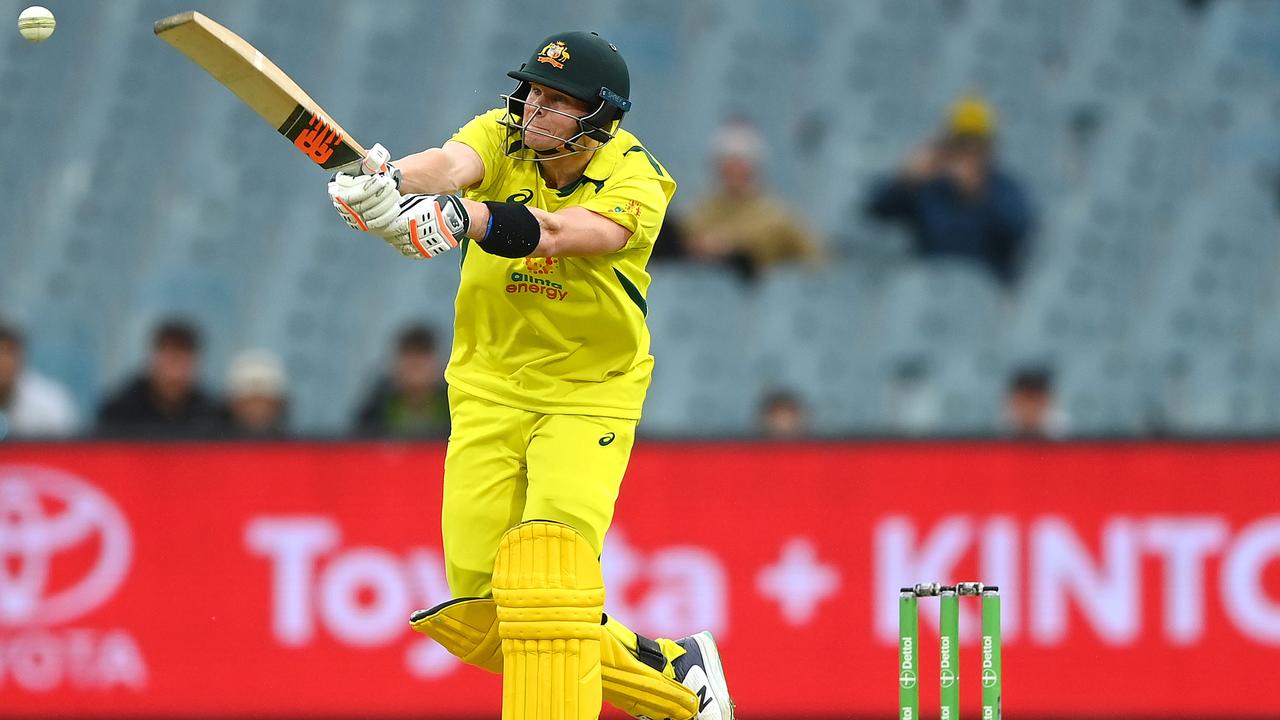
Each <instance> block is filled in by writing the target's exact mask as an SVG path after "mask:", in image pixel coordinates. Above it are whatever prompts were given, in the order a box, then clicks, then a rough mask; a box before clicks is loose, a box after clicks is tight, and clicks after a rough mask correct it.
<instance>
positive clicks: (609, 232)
mask: <svg viewBox="0 0 1280 720" xmlns="http://www.w3.org/2000/svg"><path fill="white" fill-rule="evenodd" d="M462 203H463V205H464V207H465V208H466V211H467V215H468V216H469V217H470V223H469V227H468V229H467V237H469V238H471V239H473V240H475V241H476V243H477V244H478V245H479V246H480V248H481V249H482V250H485V251H489V252H494V254H498V255H503V254H506V253H504V252H503V251H504V250H506V251H509V252H510V253H511V254H507V255H506V256H507V257H522V256H520V255H516V254H515V253H517V252H521V251H524V250H525V249H529V248H531V249H530V250H529V252H526V253H525V255H524V256H530V255H532V256H534V257H553V256H554V257H585V256H589V255H607V254H609V253H612V252H617V251H619V250H621V249H622V248H623V247H625V246H626V244H627V241H628V240H629V239H630V238H631V231H630V230H628V229H626V228H625V227H623V226H622V225H619V224H618V223H616V222H614V221H612V220H610V219H609V218H606V217H604V216H603V215H599V214H597V213H594V212H592V211H590V210H587V209H586V208H581V207H569V208H565V209H563V210H560V211H559V212H547V211H546V210H542V209H539V208H530V207H525V206H524V205H519V204H516V203H479V202H475V201H473V200H463V201H462ZM522 216H523V217H522ZM504 235H510V236H513V237H510V238H509V239H507V238H504V237H503V236H504Z"/></svg>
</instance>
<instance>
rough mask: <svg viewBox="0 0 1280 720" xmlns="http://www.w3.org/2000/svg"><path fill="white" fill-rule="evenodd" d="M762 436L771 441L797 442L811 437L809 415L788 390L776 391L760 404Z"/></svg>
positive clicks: (794, 395)
mask: <svg viewBox="0 0 1280 720" xmlns="http://www.w3.org/2000/svg"><path fill="white" fill-rule="evenodd" d="M759 423H760V435H761V436H762V437H764V438H766V439H769V440H797V439H800V438H805V437H808V435H809V413H808V411H806V410H805V407H804V403H802V402H801V401H800V398H799V397H798V396H797V395H796V394H795V393H792V392H790V391H787V390H775V391H773V392H771V393H769V394H768V395H766V396H765V398H764V400H763V401H762V402H761V403H760V419H759Z"/></svg>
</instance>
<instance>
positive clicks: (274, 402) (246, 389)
mask: <svg viewBox="0 0 1280 720" xmlns="http://www.w3.org/2000/svg"><path fill="white" fill-rule="evenodd" d="M227 396H228V397H227V429H228V434H229V435H230V436H231V437H233V438H243V439H251V438H257V439H267V438H281V437H284V436H285V435H286V434H287V429H286V420H287V417H286V408H287V401H286V398H285V373H284V364H283V363H282V362H280V358H278V357H276V356H275V355H274V354H272V353H270V352H267V351H266V350H245V351H244V352H242V353H240V354H239V355H237V356H236V357H235V359H234V360H232V361H231V370H230V372H229V373H228V375H227Z"/></svg>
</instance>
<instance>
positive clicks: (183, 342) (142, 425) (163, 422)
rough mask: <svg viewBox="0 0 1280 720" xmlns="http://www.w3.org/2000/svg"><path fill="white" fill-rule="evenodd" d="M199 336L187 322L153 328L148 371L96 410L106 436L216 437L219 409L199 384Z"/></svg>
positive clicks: (100, 427) (176, 322)
mask: <svg viewBox="0 0 1280 720" xmlns="http://www.w3.org/2000/svg"><path fill="white" fill-rule="evenodd" d="M199 365H200V338H199V335H198V334H197V333H196V330H195V328H193V327H192V326H191V325H188V324H187V323H185V322H181V321H177V320H169V321H166V322H164V323H161V325H160V326H159V327H158V328H156V331H155V333H154V334H153V335H152V340H151V358H150V360H149V362H148V365H147V369H146V370H145V371H144V372H142V373H140V374H138V375H137V376H135V377H134V378H133V379H132V380H130V381H129V382H128V383H126V384H125V385H124V387H122V388H121V389H120V390H118V391H117V392H116V393H115V394H114V395H113V396H111V397H110V398H109V399H108V400H107V401H106V402H105V403H104V404H103V406H102V408H101V410H99V412H98V430H99V432H101V433H103V434H105V435H114V436H131V437H139V436H144V435H145V436H150V437H199V436H211V435H213V434H215V433H216V431H217V429H218V426H219V424H220V414H219V411H218V406H217V405H216V404H215V403H214V401H213V400H212V399H210V397H209V396H208V395H207V394H206V393H205V392H204V390H202V389H201V388H200V387H199V386H198V385H197V380H196V373H197V372H198V370H199Z"/></svg>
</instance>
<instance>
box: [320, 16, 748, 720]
mask: <svg viewBox="0 0 1280 720" xmlns="http://www.w3.org/2000/svg"><path fill="white" fill-rule="evenodd" d="M507 74H508V75H509V76H510V77H511V78H513V79H514V80H516V81H517V83H518V85H517V86H516V88H515V89H514V90H513V91H511V93H510V94H509V95H502V96H501V97H502V98H503V100H504V103H503V106H502V107H499V108H497V109H494V110H490V111H489V112H486V113H484V114H482V115H480V116H478V117H476V118H474V119H473V120H471V121H470V122H468V123H467V124H466V125H465V126H463V127H462V129H460V130H459V131H458V132H457V134H455V135H454V136H453V137H452V138H450V139H449V141H448V142H446V143H444V144H443V145H442V146H441V147H438V148H431V149H428V150H424V151H422V152H419V153H417V154H414V155H409V156H408V157H405V158H403V159H400V160H398V161H396V162H394V163H391V164H387V165H382V164H381V163H374V164H373V165H372V167H381V168H382V172H379V173H377V174H373V175H360V174H346V173H339V174H337V175H336V176H334V178H333V180H332V181H331V182H330V183H329V194H330V197H331V198H332V200H333V204H334V207H335V208H336V209H337V210H338V213H339V214H340V215H341V216H342V218H343V219H344V220H345V221H346V222H347V224H349V225H350V226H352V227H353V228H356V229H359V230H362V231H365V232H369V233H373V234H376V235H379V236H381V237H382V238H384V239H385V240H386V241H387V242H388V243H390V244H391V245H392V246H394V247H395V248H396V249H397V250H399V251H400V252H401V253H403V254H404V255H406V256H408V257H411V258H416V259H428V258H434V257H436V256H438V255H441V254H444V253H447V252H450V251H455V250H456V251H457V255H456V256H454V257H456V258H457V259H458V262H459V263H460V265H461V273H462V279H461V283H460V286H459V288H458V296H457V301H456V310H455V329H454V343H453V351H452V354H451V356H450V358H449V365H448V369H447V370H446V372H445V378H446V379H447V381H448V383H449V408H450V418H451V421H452V428H453V429H452V434H451V435H450V438H449V448H448V452H447V453H446V457H445V472H444V499H443V518H442V534H443V539H444V556H445V565H446V573H447V576H448V580H449V588H450V590H451V592H452V594H453V596H454V599H453V600H450V601H449V602H446V603H444V604H442V605H439V606H437V607H434V608H431V609H430V610H421V611H418V612H416V613H414V614H413V615H412V617H411V618H410V623H411V624H412V626H413V628H414V629H415V630H417V631H418V632H422V633H425V634H427V635H429V636H431V637H432V638H434V639H435V640H436V641H437V642H439V643H440V644H441V645H443V646H444V647H446V648H448V649H449V651H450V652H452V653H453V654H454V655H457V656H458V657H459V658H461V659H462V660H464V661H466V662H468V663H470V664H472V665H476V666H478V667H481V668H484V669H486V670H490V671H492V672H497V673H501V674H502V717H503V719H504V720H535V718H536V719H539V720H541V719H544V718H545V719H548V720H594V718H596V717H598V715H599V713H600V709H601V702H602V699H603V700H607V701H609V702H610V703H611V704H613V705H615V706H617V707H618V708H620V709H622V710H624V711H626V712H628V713H630V714H631V715H633V716H635V717H638V718H651V719H652V720H662V719H664V718H670V719H671V720H689V719H690V718H695V717H696V718H699V719H702V720H732V718H733V703H732V701H731V700H730V697H729V692H728V688H727V686H726V684H725V678H724V671H723V668H722V667H721V663H720V656H719V652H718V650H717V649H716V644H715V641H714V640H713V639H712V637H711V634H710V633H709V632H701V633H698V634H696V635H693V636H690V637H686V638H683V639H680V640H668V639H665V638H658V639H656V640H651V639H649V638H645V637H642V636H639V635H637V634H636V633H634V632H632V631H631V630H629V629H627V628H626V627H625V626H624V625H622V624H621V623H619V622H618V620H617V619H616V618H613V617H607V616H606V615H605V613H604V598H605V591H604V580H603V576H602V573H601V568H600V551H601V548H602V546H603V544H604V537H605V533H606V532H607V531H608V529H609V524H610V522H611V521H612V519H613V510H614V503H615V502H616V500H617V498H618V489H619V487H620V485H621V483H622V477H623V475H624V474H625V472H626V469H627V462H628V459H629V457H630V454H631V447H632V444H633V443H634V441H635V431H636V425H637V423H638V422H639V419H640V409H641V406H642V405H643V403H644V396H645V392H646V391H647V390H648V386H649V380H650V376H651V373H652V367H653V358H652V356H651V355H650V354H649V331H648V328H647V327H646V325H645V312H646V301H645V295H646V292H647V290H648V287H649V275H648V273H647V272H646V269H645V266H646V264H647V262H648V260H649V256H650V254H651V252H652V250H653V242H654V239H655V238H656V237H657V235H658V228H659V227H660V226H661V225H662V218H663V215H664V214H665V213H666V210H667V204H668V203H669V202H670V201H671V197H672V195H674V194H675V191H676V183H675V180H674V179H672V178H671V176H670V175H669V174H667V172H666V170H665V169H663V167H662V165H661V163H659V162H658V161H657V160H656V159H655V158H654V157H653V155H651V154H650V153H649V151H647V150H646V149H645V148H644V146H643V145H642V144H641V143H640V141H639V140H638V139H637V138H636V137H635V136H634V135H632V134H631V133H629V132H627V131H626V130H623V129H622V128H621V122H622V118H623V115H624V114H625V113H626V112H627V111H628V110H630V109H631V101H630V100H629V99H628V98H629V96H630V91H631V81H630V75H629V74H628V72H627V65H626V63H625V62H624V61H623V59H622V56H621V55H620V54H619V53H618V50H617V48H616V47H614V46H613V45H612V44H611V43H608V42H606V41H605V40H604V39H603V38H601V37H600V36H599V35H597V34H595V33H588V32H567V33H561V34H557V35H552V36H551V37H549V38H547V39H546V40H544V41H543V42H541V43H539V44H538V46H537V49H536V50H535V52H534V53H533V55H532V57H530V58H529V61H528V62H526V63H525V64H523V65H521V66H520V69H519V70H515V71H512V72H510V73H507ZM375 151H376V152H378V153H383V154H385V152H386V151H385V150H384V149H382V148H381V146H375V150H371V151H370V156H371V157H372V156H374V153H375Z"/></svg>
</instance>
